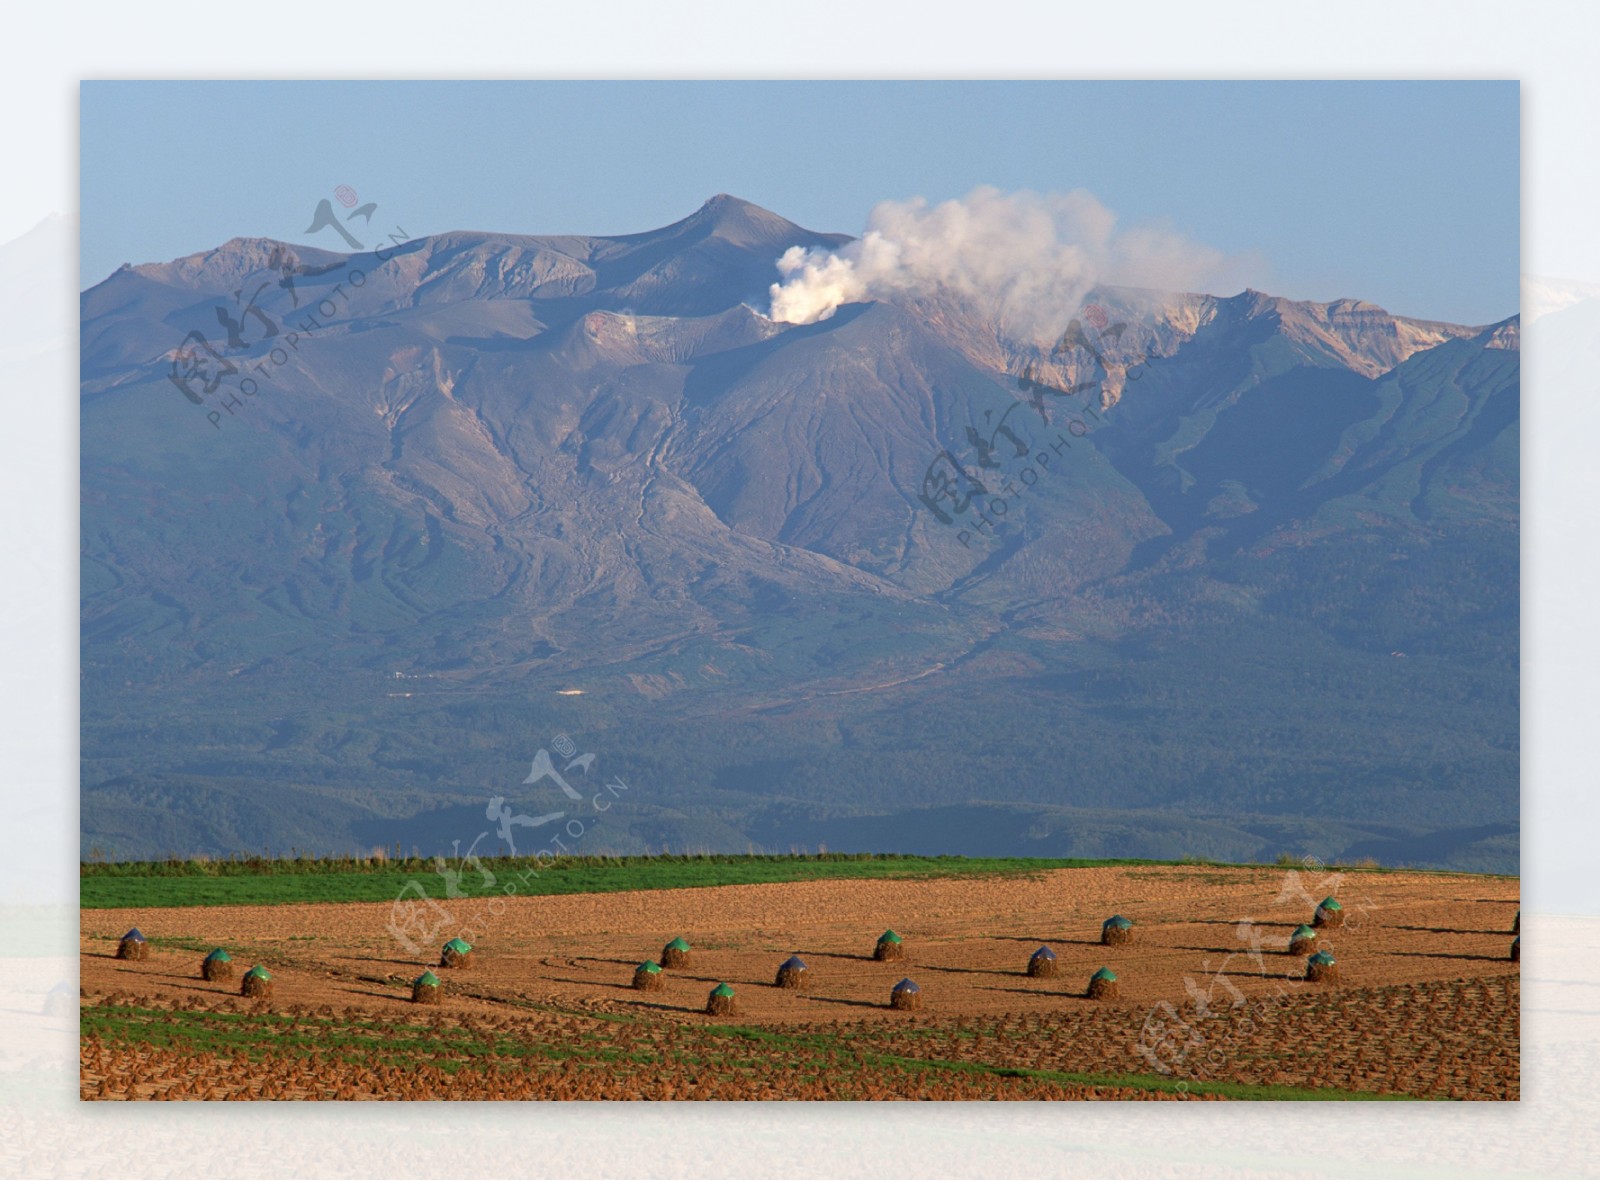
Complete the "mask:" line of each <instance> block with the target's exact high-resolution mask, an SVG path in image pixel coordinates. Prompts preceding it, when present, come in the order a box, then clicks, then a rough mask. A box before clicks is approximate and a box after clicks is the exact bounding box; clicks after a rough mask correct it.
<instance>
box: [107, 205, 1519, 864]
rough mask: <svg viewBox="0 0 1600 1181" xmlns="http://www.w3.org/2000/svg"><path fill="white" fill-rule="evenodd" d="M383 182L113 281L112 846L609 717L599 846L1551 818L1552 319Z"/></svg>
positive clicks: (334, 839)
mask: <svg viewBox="0 0 1600 1181" xmlns="http://www.w3.org/2000/svg"><path fill="white" fill-rule="evenodd" d="M378 232H379V231H378V230H377V229H376V227H374V228H373V230H372V231H371V233H378ZM384 232H385V233H387V237H386V238H385V239H384V242H383V244H382V245H374V246H373V247H372V248H371V249H363V250H362V251H360V252H357V253H355V254H338V253H332V252H329V251H324V250H317V249H313V248H310V247H306V246H299V245H288V244H283V243H276V242H270V241H264V240H260V239H236V240H234V241H232V242H230V243H227V244H226V245H224V246H222V247H219V248H218V249H216V250H213V251H209V252H206V253H204V254H200V255H195V256H192V257H190V258H185V259H180V260H177V261H175V262H172V263H167V264H162V265H150V266H140V267H124V268H123V269H121V270H119V271H118V272H116V273H115V274H113V275H112V276H110V277H109V278H108V279H107V280H106V281H105V282H103V283H101V284H99V285H98V286H96V287H94V288H92V289H90V290H89V291H87V292H85V293H84V294H83V296H82V332H81V369H82V392H81V419H82V448H83V450H82V454H83V468H82V489H81V492H82V520H83V557H82V663H83V693H82V711H83V756H82V757H83V806H82V816H83V842H84V847H85V849H86V850H97V851H101V852H106V853H108V854H112V855H117V856H149V855H159V854H161V853H164V852H167V851H176V852H189V851H207V852H225V851H229V850H233V849H240V848H246V849H259V848H261V847H263V846H270V847H273V848H277V849H282V848H284V847H286V846H291V845H293V846H298V847H301V848H310V849H313V850H319V851H320V850H326V849H328V848H363V847H370V846H372V845H375V844H393V843H396V842H399V843H401V844H402V845H407V846H409V845H413V844H414V845H417V846H419V847H423V848H426V849H430V850H431V849H436V848H449V847H450V845H451V843H452V842H455V841H459V842H460V845H461V847H463V848H464V847H466V846H468V845H470V844H471V842H472V841H473V840H474V838H476V837H477V835H478V834H479V833H480V832H482V831H483V830H484V829H485V828H487V827H492V825H488V824H486V823H485V818H486V815H487V814H486V812H485V808H484V802H485V801H486V800H487V799H488V798H489V797H491V796H496V795H498V796H501V797H504V798H505V799H506V800H507V801H509V803H510V805H511V806H513V807H515V808H519V809H522V810H523V811H524V813H547V812H548V811H549V809H548V808H546V807H544V805H545V804H548V803H550V802H551V801H550V797H548V795H547V793H548V792H549V791H550V790H551V788H550V786H549V784H540V785H523V784H522V779H523V776H524V774H525V772H524V770H523V769H524V768H525V767H526V766H527V764H528V762H529V760H530V759H532V758H533V755H534V752H535V751H536V750H538V749H540V748H548V747H550V746H551V744H552V742H555V741H556V737H557V736H558V735H566V736H570V739H571V741H572V742H574V743H576V744H578V745H579V746H581V747H582V748H583V749H584V751H585V752H588V753H594V754H595V755H596V760H595V761H593V762H592V763H589V764H584V766H585V767H586V768H587V767H593V768H594V774H595V775H597V776H599V775H601V774H602V769H603V773H604V774H605V775H608V776H609V775H617V776H620V777H621V780H622V781H625V782H627V783H629V784H630V785H632V786H631V787H630V788H629V794H628V796H627V798H626V806H625V807H624V806H622V805H621V804H620V803H619V805H618V806H617V807H616V808H615V809H608V810H606V812H605V815H604V817H603V820H604V823H603V825H602V824H601V820H602V817H601V816H600V815H599V814H598V813H599V809H598V805H597V804H594V802H593V801H585V806H586V807H593V808H594V811H593V812H591V813H590V814H589V820H588V822H587V823H586V824H585V833H584V836H583V838H582V839H583V840H584V842H585V843H586V847H589V848H594V849H598V848H606V849H616V850H635V849H640V848H660V847H663V846H666V847H671V848H675V849H681V848H684V847H690V846H694V847H705V848H735V849H741V850H742V849H744V848H746V847H748V846H751V845H754V846H758V847H766V848H788V847H790V846H791V845H800V844H804V845H808V846H810V845H815V844H819V843H827V844H828V845H829V846H830V847H833V848H836V849H837V848H845V847H860V848H873V849H891V848H896V847H898V848H905V849H908V850H916V851H931V852H972V851H978V850H979V849H981V850H983V851H1013V852H1041V853H1046V852H1048V853H1052V854H1058V855H1059V854H1071V853H1075V852H1083V851H1085V850H1092V851H1095V852H1100V853H1110V854H1122V855H1130V856H1136V855H1173V856H1176V855H1183V854H1190V853H1192V854H1197V855H1212V856H1229V857H1261V856H1273V855H1276V854H1277V853H1279V852H1283V851H1307V852H1316V853H1318V854H1319V855H1322V856H1324V857H1325V858H1331V857H1334V856H1340V855H1346V854H1349V855H1360V856H1373V857H1377V858H1379V859H1380V860H1391V861H1407V862H1414V863H1419V864H1424V863H1425V864H1439V865H1460V866H1471V867H1474V868H1507V867H1509V868H1512V869H1514V868H1515V865H1516V859H1517V852H1516V834H1517V818H1518V792H1517V759H1518V728H1517V613H1518V579H1517V575H1518V559H1517V547H1518V469H1517V455H1518V451H1517V441H1518V423H1519V413H1518V358H1519V354H1518V351H1517V346H1518V326H1517V321H1516V320H1515V319H1514V318H1513V319H1512V320H1509V321H1506V322H1504V323H1501V324H1498V325H1487V326H1459V325H1449V324H1439V323H1432V322H1427V321H1419V320H1412V319H1407V318H1404V317H1397V316H1391V315H1389V314H1388V313H1386V312H1384V311H1383V310H1382V309H1380V308H1377V307H1374V306H1373V305H1370V304H1365V303H1361V302H1358V301H1353V300H1343V301H1339V302H1337V303H1333V304H1327V305H1321V304H1308V303H1297V302H1293V301H1288V300H1283V299H1277V298H1273V297H1271V296H1268V295H1264V294H1262V293H1259V292H1253V291H1247V292H1245V293H1243V294H1241V295H1238V296H1234V297H1230V298H1217V297H1213V296H1209V295H1196V294H1169V293H1161V292H1150V291H1135V290H1128V289H1114V288H1106V289H1101V290H1099V291H1096V292H1095V293H1094V294H1093V296H1092V301H1093V303H1092V308H1085V309H1083V310H1082V311H1080V310H1079V309H1072V308H1064V309H1062V310H1061V317H1060V318H1061V321H1062V340H1061V342H1060V343H1058V344H1057V345H1056V346H1054V347H1048V346H1040V345H1039V344H1038V343H1037V342H1029V341H1018V340H1014V339H1010V338H1008V336H1007V335H1006V333H1005V331H1004V329H1003V328H1002V327H1000V326H998V325H996V324H995V323H994V322H992V321H991V320H990V319H988V318H986V317H985V316H984V315H983V314H982V312H981V310H974V309H973V308H972V307H970V306H969V305H968V304H966V303H964V302H963V301H962V300H960V299H957V298H956V297H954V296H952V295H950V294H949V293H945V292H940V291H924V292H918V293H916V294H915V295H913V296H908V297H907V298H906V299H904V300H902V301H897V302H873V303H863V304H853V305H847V306H846V307H844V308H842V309H840V310H839V311H838V313H837V314H835V315H834V316H833V317H832V318H830V319H827V320H824V321H822V322H820V323H817V324H812V325H805V326H793V325H787V324H779V323H774V322H772V321H770V320H768V319H766V318H765V317H764V316H763V315H762V310H763V309H764V308H765V307H766V305H767V289H768V286H769V285H770V284H771V283H772V282H775V281H776V280H777V278H778V274H777V270H776V266H775V261H776V259H777V258H778V256H779V255H780V254H782V253H783V251H784V250H786V249H788V248H789V247H791V246H795V245H800V246H805V247H812V248H828V247H836V246H839V245H841V244H843V243H844V242H846V241H848V239H847V238H846V237H844V236H842V235H829V234H817V233H813V232H811V231H808V230H805V229H802V228H800V227H798V226H796V225H794V224H792V223H790V222H788V221H785V220H784V219H782V218H781V217H778V216H777V215H775V214H772V213H769V212H767V211H765V210H762V209H759V208H757V207H755V206H753V205H750V204H748V203H746V202H743V201H739V200H737V199H735V198H732V197H727V196H719V197H715V198H713V199H712V200H711V201H709V202H707V204H706V205H705V206H703V207H702V208H701V209H700V210H698V211H697V212H696V213H695V214H693V215H692V216H690V217H688V218H686V219H684V220H683V221H680V222H677V223H675V224H673V225H671V226H668V227H666V228H664V229H662V230H658V231H655V232H652V233H646V234H636V235H629V236H626V237H618V238H600V237H572V236H563V237H529V236H510V235H492V234H478V233H450V234H443V235H438V236H435V237H430V238H422V239H410V238H408V237H406V236H405V234H404V232H403V231H401V230H399V228H398V227H396V228H395V230H394V231H392V232H391V231H384ZM369 236H370V235H369ZM184 387H187V388H186V389H185V388H184ZM980 489H981V491H980ZM575 774H576V773H575ZM582 774H584V775H587V774H588V771H587V770H584V771H583V772H582ZM569 786H570V785H569ZM568 802H569V803H570V802H571V801H570V798H569V801H568ZM591 829H592V831H590V830H591ZM539 835H543V834H539ZM493 839H494V840H498V839H499V838H498V836H496V837H494V838H493ZM490 843H493V841H491V842H490ZM483 847H484V846H480V851H482V848H483Z"/></svg>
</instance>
